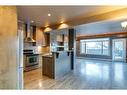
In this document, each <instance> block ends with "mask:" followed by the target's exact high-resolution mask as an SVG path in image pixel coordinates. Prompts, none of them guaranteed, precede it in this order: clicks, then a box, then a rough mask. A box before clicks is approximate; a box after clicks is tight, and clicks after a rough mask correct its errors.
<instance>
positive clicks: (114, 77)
mask: <svg viewBox="0 0 127 95" xmlns="http://www.w3.org/2000/svg"><path fill="white" fill-rule="evenodd" d="M24 89H127V63H122V62H106V61H97V60H85V59H76V64H75V69H74V70H73V71H71V72H70V73H68V74H67V75H65V76H64V77H62V78H60V79H57V80H54V79H50V78H48V77H46V76H43V75H42V70H41V68H39V69H36V70H33V71H30V72H25V73H24Z"/></svg>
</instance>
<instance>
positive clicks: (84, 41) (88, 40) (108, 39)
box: [80, 38, 110, 56]
mask: <svg viewBox="0 0 127 95" xmlns="http://www.w3.org/2000/svg"><path fill="white" fill-rule="evenodd" d="M98 39H99V40H98ZM101 39H102V40H101ZM103 39H107V40H103ZM90 40H91V41H90ZM92 40H94V41H92ZM97 40H98V41H97ZM82 41H83V43H84V44H85V46H84V47H85V52H84V53H82V52H81V50H82V47H81V45H82ZM106 41H107V42H108V54H106V55H105V54H103V53H104V48H103V45H104V42H106ZM87 42H101V54H89V53H86V43H87ZM80 54H82V55H84V54H85V55H98V56H110V38H95V39H82V40H80Z"/></svg>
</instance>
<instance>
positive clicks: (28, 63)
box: [24, 50, 39, 71]
mask: <svg viewBox="0 0 127 95" xmlns="http://www.w3.org/2000/svg"><path fill="white" fill-rule="evenodd" d="M38 67H39V54H34V52H33V50H24V71H30V70H33V69H37V68H38Z"/></svg>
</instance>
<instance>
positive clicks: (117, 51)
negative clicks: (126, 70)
mask: <svg viewBox="0 0 127 95" xmlns="http://www.w3.org/2000/svg"><path fill="white" fill-rule="evenodd" d="M112 43H113V46H112V59H113V60H114V61H124V60H125V59H126V39H125V38H121V39H113V42H112Z"/></svg>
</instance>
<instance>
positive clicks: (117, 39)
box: [112, 38, 126, 61]
mask: <svg viewBox="0 0 127 95" xmlns="http://www.w3.org/2000/svg"><path fill="white" fill-rule="evenodd" d="M119 40H123V42H124V55H123V59H114V56H113V53H114V41H119ZM112 61H126V38H116V39H112Z"/></svg>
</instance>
